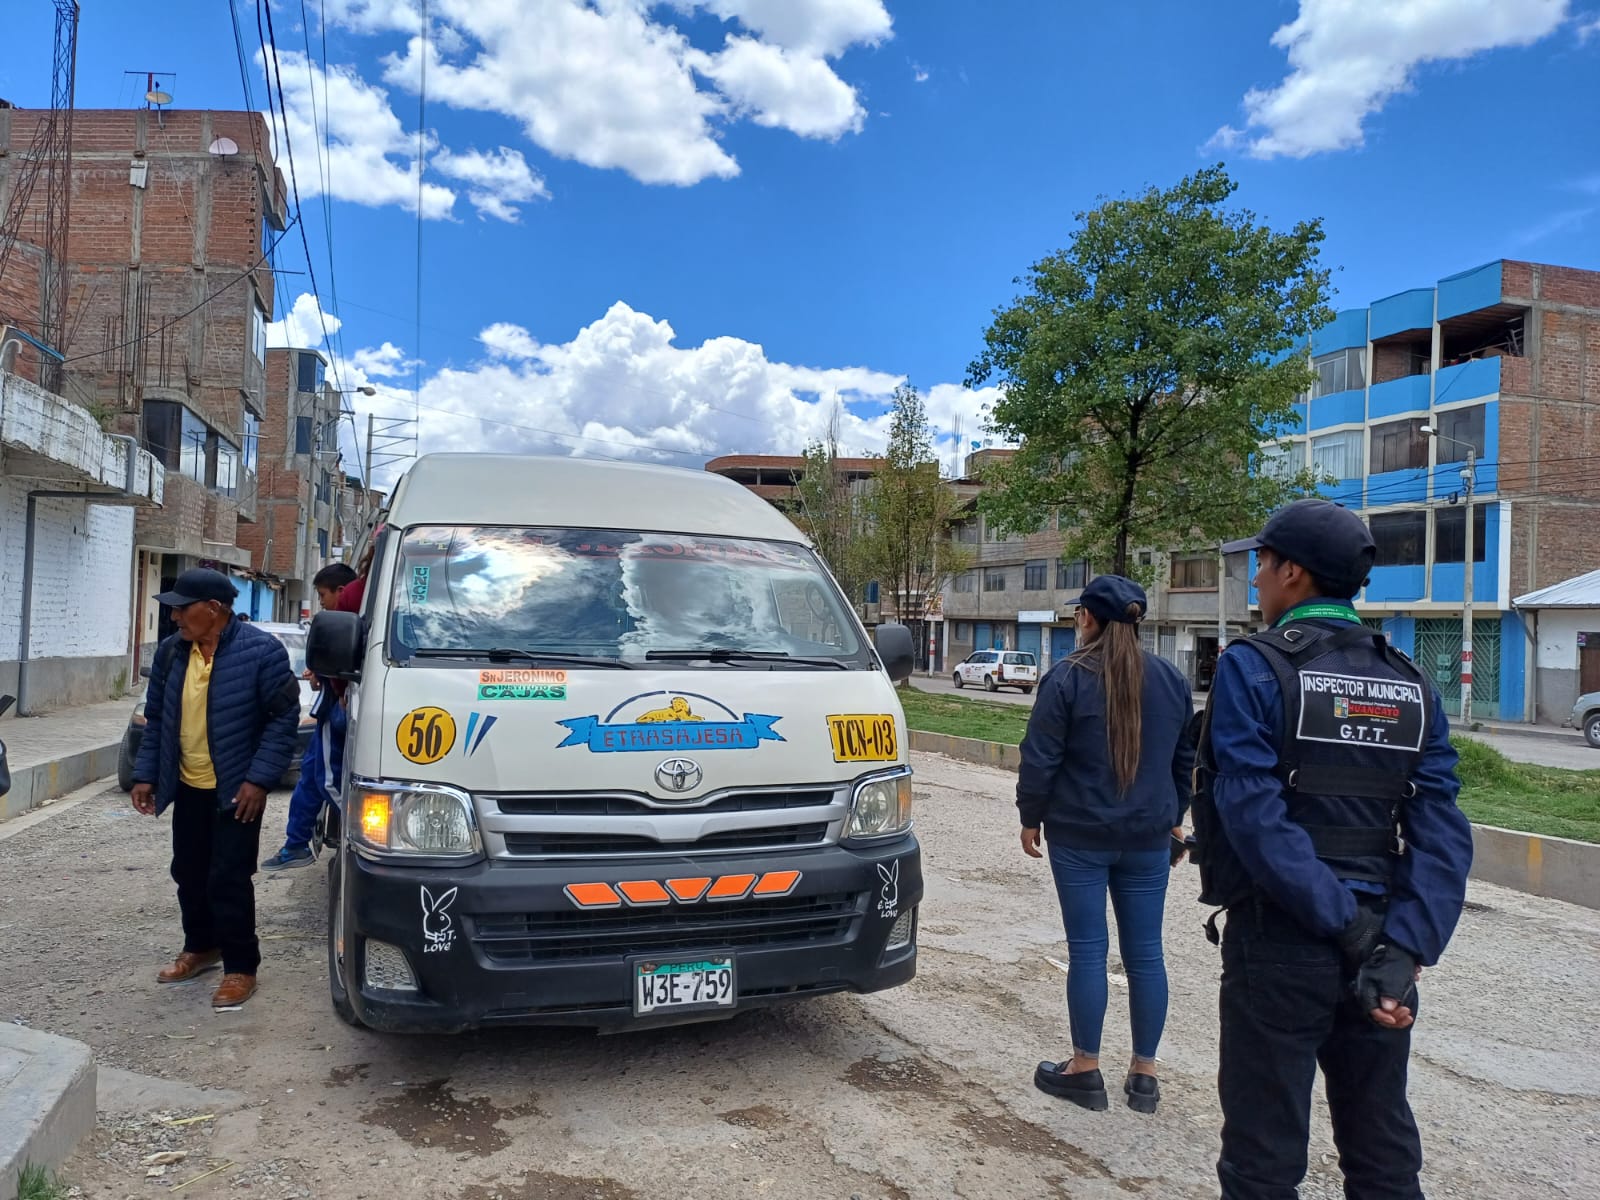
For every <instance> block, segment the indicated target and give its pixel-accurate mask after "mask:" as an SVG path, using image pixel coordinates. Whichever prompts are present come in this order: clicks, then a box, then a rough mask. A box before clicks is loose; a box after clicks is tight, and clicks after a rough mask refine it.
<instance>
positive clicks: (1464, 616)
mask: <svg viewBox="0 0 1600 1200" xmlns="http://www.w3.org/2000/svg"><path fill="white" fill-rule="evenodd" d="M1422 432H1423V434H1424V435H1425V436H1427V437H1430V438H1434V439H1436V440H1438V441H1441V442H1449V443H1450V444H1451V445H1453V446H1460V447H1461V448H1462V449H1463V450H1465V451H1466V452H1467V461H1466V465H1465V466H1464V467H1462V468H1461V490H1462V492H1463V494H1464V495H1465V497H1466V502H1467V537H1466V545H1465V547H1464V548H1463V549H1464V550H1465V562H1464V563H1463V564H1462V568H1463V569H1462V572H1461V576H1462V582H1461V723H1462V724H1463V725H1471V723H1472V559H1473V555H1474V553H1475V552H1476V550H1477V547H1476V546H1475V545H1474V544H1473V542H1474V540H1475V539H1474V536H1473V534H1474V522H1473V520H1472V485H1473V483H1474V482H1475V480H1476V471H1475V470H1474V467H1475V465H1476V463H1477V451H1476V449H1475V448H1474V447H1473V446H1472V444H1471V443H1470V442H1463V441H1461V440H1460V439H1459V438H1453V437H1446V436H1445V435H1444V434H1442V433H1440V432H1439V428H1438V426H1436V425H1424V426H1423V427H1422Z"/></svg>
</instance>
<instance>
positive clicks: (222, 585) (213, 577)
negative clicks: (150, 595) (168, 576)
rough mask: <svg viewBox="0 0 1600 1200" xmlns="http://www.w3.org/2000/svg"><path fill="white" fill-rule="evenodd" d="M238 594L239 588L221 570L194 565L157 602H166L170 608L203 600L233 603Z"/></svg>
mask: <svg viewBox="0 0 1600 1200" xmlns="http://www.w3.org/2000/svg"><path fill="white" fill-rule="evenodd" d="M238 594H239V589H238V588H236V587H234V586H233V584H231V583H229V582H228V577H227V576H226V575H224V574H223V573H222V572H221V571H212V570H210V569H208V568H206V567H194V568H192V569H190V570H188V571H185V572H184V573H183V574H182V575H179V576H178V578H177V580H176V582H174V583H173V585H172V590H171V591H170V592H162V593H161V594H160V595H159V596H157V597H156V602H157V603H159V604H165V605H167V606H168V607H169V608H181V607H182V606H183V605H185V604H199V603H200V602H201V601H203V600H215V601H216V602H217V603H218V604H227V605H231V604H232V603H233V601H234V597H236V596H237V595H238Z"/></svg>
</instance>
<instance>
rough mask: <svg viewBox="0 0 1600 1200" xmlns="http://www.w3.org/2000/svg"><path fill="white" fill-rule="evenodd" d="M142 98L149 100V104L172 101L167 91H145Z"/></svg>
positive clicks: (169, 102)
mask: <svg viewBox="0 0 1600 1200" xmlns="http://www.w3.org/2000/svg"><path fill="white" fill-rule="evenodd" d="M144 98H145V99H146V100H148V101H150V103H151V104H171V103H172V97H171V96H169V95H167V93H165V92H158V91H153V90H152V91H148V92H146V93H145V94H144Z"/></svg>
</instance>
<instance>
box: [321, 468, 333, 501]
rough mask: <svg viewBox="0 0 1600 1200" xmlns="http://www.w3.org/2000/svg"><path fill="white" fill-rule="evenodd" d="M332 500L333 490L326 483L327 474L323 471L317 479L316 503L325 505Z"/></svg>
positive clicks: (327, 482)
mask: <svg viewBox="0 0 1600 1200" xmlns="http://www.w3.org/2000/svg"><path fill="white" fill-rule="evenodd" d="M332 498H333V490H332V488H331V486H330V484H329V481H328V473H327V472H326V471H323V472H322V474H321V475H320V476H319V477H318V479H317V502H318V503H320V504H327V503H328V501H329V500H331V499H332Z"/></svg>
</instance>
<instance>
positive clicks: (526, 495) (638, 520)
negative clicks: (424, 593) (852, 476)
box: [388, 454, 807, 543]
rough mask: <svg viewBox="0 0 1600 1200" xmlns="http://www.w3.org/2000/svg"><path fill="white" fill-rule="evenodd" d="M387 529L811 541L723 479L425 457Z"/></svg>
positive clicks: (405, 479) (544, 462)
mask: <svg viewBox="0 0 1600 1200" xmlns="http://www.w3.org/2000/svg"><path fill="white" fill-rule="evenodd" d="M388 522H389V523H390V524H392V525H397V526H400V527H402V528H404V527H405V526H408V525H429V524H439V525H548V526H554V527H565V528H582V529H638V530H645V531H649V532H658V533H692V534H703V535H708V536H720V537H748V538H763V539H766V540H770V541H782V542H802V543H803V542H805V541H806V540H807V539H806V538H805V537H804V535H802V534H801V532H800V531H799V530H798V529H796V528H795V527H794V525H792V524H791V523H790V522H789V520H788V518H786V517H785V516H784V515H783V514H782V513H780V512H779V511H778V510H777V509H776V508H774V507H772V505H770V504H768V503H767V502H766V501H765V500H763V499H761V498H760V497H759V496H757V495H755V494H754V493H753V492H751V491H749V490H748V489H746V488H744V487H742V486H741V485H739V484H737V483H734V482H733V481H732V480H730V479H724V478H723V477H722V476H720V475H713V474H710V473H708V472H705V471H692V470H688V469H685V468H683V467H658V466H649V465H646V464H643V463H621V462H605V461H600V460H597V459H592V458H556V457H552V456H544V455H534V454H425V455H423V456H422V457H421V458H419V459H417V460H416V462H414V463H413V464H412V465H411V467H410V468H409V469H408V470H407V471H406V472H405V474H404V475H402V476H401V477H400V481H399V483H397V484H396V485H395V489H394V495H393V497H392V499H391V501H390V504H389V515H388Z"/></svg>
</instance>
